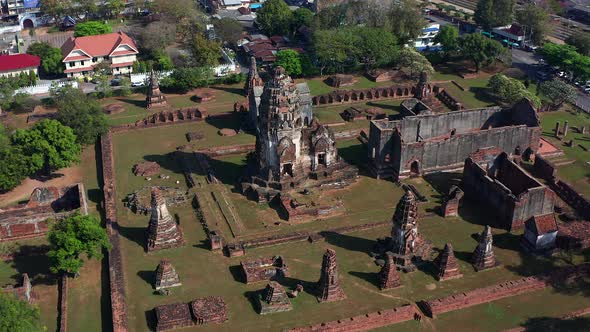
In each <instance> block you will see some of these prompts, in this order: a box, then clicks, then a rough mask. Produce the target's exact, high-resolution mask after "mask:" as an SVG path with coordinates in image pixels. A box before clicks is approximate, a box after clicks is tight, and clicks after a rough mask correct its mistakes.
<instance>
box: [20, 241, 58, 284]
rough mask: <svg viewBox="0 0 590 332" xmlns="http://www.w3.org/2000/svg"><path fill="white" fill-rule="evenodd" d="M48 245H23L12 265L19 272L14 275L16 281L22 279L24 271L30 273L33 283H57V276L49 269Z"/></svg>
mask: <svg viewBox="0 0 590 332" xmlns="http://www.w3.org/2000/svg"><path fill="white" fill-rule="evenodd" d="M48 251H49V246H48V245H39V246H31V245H23V246H21V247H20V248H19V250H18V251H17V252H16V253H15V254H14V257H13V259H12V263H11V265H12V267H13V268H14V269H15V270H16V271H17V272H18V274H17V275H14V276H13V279H14V280H15V281H16V282H20V281H21V277H22V274H23V273H26V274H28V275H29V278H30V280H31V282H32V283H33V284H44V285H54V284H56V283H57V276H56V275H54V274H52V273H51V272H50V271H49V267H50V262H49V257H47V252H48Z"/></svg>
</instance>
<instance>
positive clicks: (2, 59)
mask: <svg viewBox="0 0 590 332" xmlns="http://www.w3.org/2000/svg"><path fill="white" fill-rule="evenodd" d="M40 63H41V59H40V58H39V57H38V56H36V55H30V54H14V55H0V71H13V70H18V69H25V68H33V67H39V64H40Z"/></svg>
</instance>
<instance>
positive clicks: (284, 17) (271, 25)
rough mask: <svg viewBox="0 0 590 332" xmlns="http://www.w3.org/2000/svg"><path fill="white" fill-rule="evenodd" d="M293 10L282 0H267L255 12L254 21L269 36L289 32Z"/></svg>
mask: <svg viewBox="0 0 590 332" xmlns="http://www.w3.org/2000/svg"><path fill="white" fill-rule="evenodd" d="M292 17H293V12H291V9H289V6H288V5H287V3H285V1H283V0H268V1H266V2H265V3H264V6H263V7H262V9H260V10H259V11H258V12H257V13H256V22H257V23H258V26H259V27H260V29H261V30H262V31H264V32H265V33H266V34H268V35H269V36H272V35H286V34H288V33H289V32H290V29H291V22H292Z"/></svg>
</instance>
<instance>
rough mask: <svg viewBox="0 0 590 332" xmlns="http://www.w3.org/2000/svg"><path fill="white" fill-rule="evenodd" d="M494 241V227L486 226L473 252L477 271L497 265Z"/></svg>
mask: <svg viewBox="0 0 590 332" xmlns="http://www.w3.org/2000/svg"><path fill="white" fill-rule="evenodd" d="M492 242H493V238H492V228H491V227H490V226H486V227H485V229H484V230H483V232H482V233H481V235H480V236H479V242H478V244H477V247H476V248H475V251H474V252H473V266H474V267H475V269H476V270H477V271H481V270H485V269H489V268H492V267H495V266H497V262H496V257H495V256H494V250H493V247H492Z"/></svg>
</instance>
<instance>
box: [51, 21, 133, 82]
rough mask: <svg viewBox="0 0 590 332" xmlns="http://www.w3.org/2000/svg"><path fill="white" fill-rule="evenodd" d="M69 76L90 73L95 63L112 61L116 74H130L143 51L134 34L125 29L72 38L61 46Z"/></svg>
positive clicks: (65, 71) (112, 67)
mask: <svg viewBox="0 0 590 332" xmlns="http://www.w3.org/2000/svg"><path fill="white" fill-rule="evenodd" d="M61 52H62V56H63V60H62V61H63V62H64V64H65V68H66V69H65V70H64V73H65V74H66V76H67V77H80V76H84V75H87V74H90V73H91V72H92V71H93V69H94V66H96V65H97V64H98V63H100V62H102V61H108V62H109V64H110V67H111V70H112V73H113V74H115V75H116V74H130V73H132V72H133V63H134V62H135V61H136V59H137V54H139V51H138V48H137V46H136V45H135V42H134V41H133V39H131V37H129V36H128V35H127V34H126V33H124V32H114V33H109V34H104V35H97V36H86V37H70V39H68V40H67V41H66V42H65V43H64V44H63V46H62V47H61Z"/></svg>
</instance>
